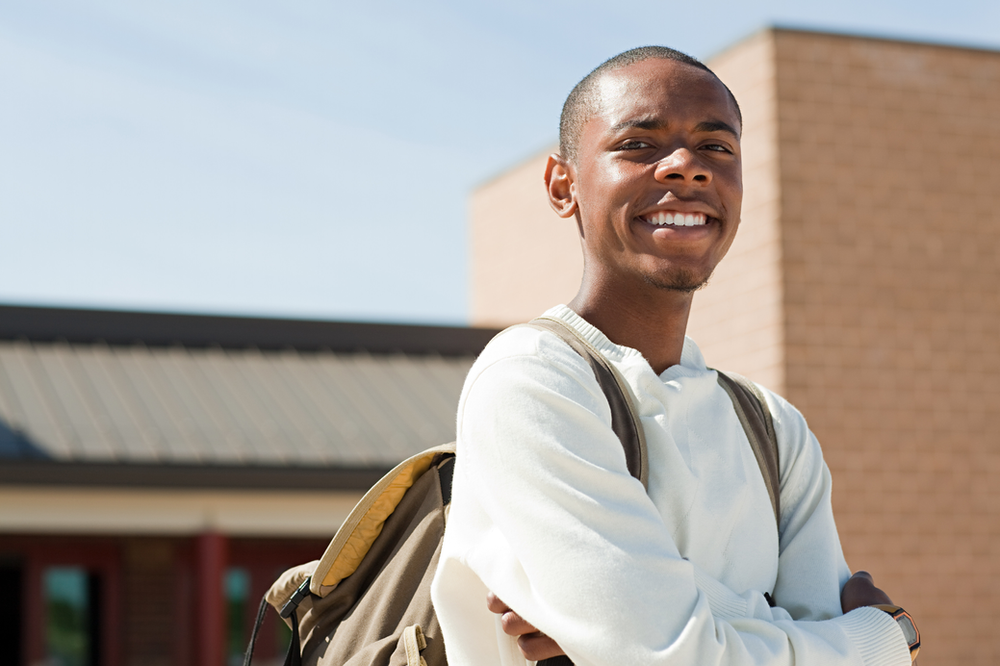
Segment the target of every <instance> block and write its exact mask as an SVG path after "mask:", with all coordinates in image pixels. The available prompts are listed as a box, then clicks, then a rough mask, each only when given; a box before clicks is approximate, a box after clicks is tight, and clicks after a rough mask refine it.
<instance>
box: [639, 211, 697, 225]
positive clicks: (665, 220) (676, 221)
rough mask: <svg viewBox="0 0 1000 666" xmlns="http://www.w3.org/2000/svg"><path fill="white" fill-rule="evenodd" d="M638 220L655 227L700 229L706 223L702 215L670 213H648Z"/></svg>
mask: <svg viewBox="0 0 1000 666" xmlns="http://www.w3.org/2000/svg"><path fill="white" fill-rule="evenodd" d="M639 219H640V220H643V221H644V222H648V223H649V224H652V225H653V226H657V227H666V226H671V227H700V226H703V225H705V224H707V223H708V216H706V215H705V214H704V213H673V212H670V211H658V212H656V213H650V214H649V215H643V216H641V217H640V218H639Z"/></svg>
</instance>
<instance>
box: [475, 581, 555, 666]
mask: <svg viewBox="0 0 1000 666" xmlns="http://www.w3.org/2000/svg"><path fill="white" fill-rule="evenodd" d="M486 607H487V608H488V609H490V611H492V612H494V613H496V614H497V615H499V616H500V626H502V627H503V632H504V633H505V634H507V635H508V636H515V637H517V647H519V648H520V649H521V654H523V655H524V658H525V659H528V660H530V661H541V660H542V659H549V658H551V657H558V656H560V655H563V654H566V653H565V652H563V649H562V648H561V647H559V644H558V643H556V642H555V641H554V640H552V639H551V638H549V637H548V636H546V635H545V634H543V633H542V632H540V631H538V629H537V628H535V627H534V626H532V625H531V624H528V622H527V621H525V619H524V618H523V617H521V616H520V615H518V614H517V613H515V612H514V611H512V610H511V609H510V606H508V605H507V604H505V603H504V602H502V601H501V600H500V599H499V598H497V595H495V594H493V593H492V592H490V593H489V594H487V595H486Z"/></svg>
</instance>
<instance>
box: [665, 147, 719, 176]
mask: <svg viewBox="0 0 1000 666" xmlns="http://www.w3.org/2000/svg"><path fill="white" fill-rule="evenodd" d="M654 176H655V178H656V179H657V180H660V181H664V182H666V181H669V180H681V181H686V182H689V183H699V184H707V183H709V182H711V180H712V171H711V170H710V169H708V168H706V166H705V165H704V163H702V161H701V160H699V159H698V155H697V154H696V153H694V152H692V151H691V150H690V149H688V148H684V147H681V148H676V149H675V150H673V151H672V152H671V153H670V154H669V155H667V156H665V157H664V158H663V159H661V160H660V161H659V163H657V165H656V170H655V171H654Z"/></svg>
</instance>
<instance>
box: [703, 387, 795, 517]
mask: <svg viewBox="0 0 1000 666" xmlns="http://www.w3.org/2000/svg"><path fill="white" fill-rule="evenodd" d="M716 373H717V374H718V377H719V384H720V385H721V386H722V388H723V389H725V391H726V393H727V394H729V399H730V400H732V401H733V408H734V409H735V410H736V416H738V417H739V419H740V425H742V426H743V430H744V432H746V435H747V439H748V440H750V448H752V449H753V454H754V457H756V458H757V465H759V466H760V473H761V475H762V476H763V477H764V484H765V485H766V486H767V494H768V495H770V497H771V507H772V508H773V509H774V519H775V521H776V522H777V523H778V533H779V534H780V533H781V476H780V474H781V467H780V465H779V460H778V437H777V435H776V434H775V432H774V420H773V419H772V418H771V410H770V409H768V407H767V401H766V400H765V399H764V394H763V393H761V391H760V389H759V388H758V387H757V385H756V384H754V383H753V382H752V381H750V380H749V379H747V378H746V377H743V376H742V375H737V374H736V373H734V372H722V371H721V370H716Z"/></svg>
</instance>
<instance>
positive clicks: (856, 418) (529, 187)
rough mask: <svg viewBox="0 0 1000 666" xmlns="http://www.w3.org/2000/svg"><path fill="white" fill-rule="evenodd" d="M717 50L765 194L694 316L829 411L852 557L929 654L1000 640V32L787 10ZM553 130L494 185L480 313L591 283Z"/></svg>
mask: <svg viewBox="0 0 1000 666" xmlns="http://www.w3.org/2000/svg"><path fill="white" fill-rule="evenodd" d="M709 64H710V65H711V66H712V68H713V69H714V70H715V71H716V72H717V73H718V74H719V76H720V77H721V78H722V79H723V81H725V82H726V84H727V85H728V86H729V87H730V88H731V89H732V90H733V92H734V93H735V95H736V97H737V99H738V100H739V101H740V105H741V108H742V111H743V117H744V121H745V124H744V135H743V153H744V192H745V199H744V206H743V221H742V226H741V229H740V232H739V234H738V236H737V239H736V242H735V244H734V245H733V247H732V250H731V251H730V253H729V256H728V257H727V258H726V260H725V261H724V262H723V263H722V265H721V266H720V268H719V269H718V271H717V272H716V275H715V276H714V277H713V280H712V283H711V285H710V286H709V287H707V288H706V289H705V290H704V291H703V292H701V293H699V294H698V295H697V296H696V297H695V304H694V311H693V313H692V316H691V323H690V334H691V336H692V337H693V338H694V339H695V340H697V341H698V343H699V345H700V346H701V348H702V350H703V351H704V353H705V356H706V358H707V360H708V362H709V364H710V365H714V366H718V367H723V368H727V369H731V370H735V371H738V372H741V373H744V374H746V375H748V376H750V377H752V378H753V379H756V380H757V381H759V382H761V383H763V384H764V385H766V386H769V387H770V388H772V389H774V390H776V391H778V392H779V393H781V394H783V395H784V396H786V397H787V398H788V399H789V400H791V402H792V403H793V404H795V405H796V406H797V407H798V408H799V409H801V410H802V411H803V413H804V414H805V415H806V418H807V419H808V420H809V423H810V425H811V427H812V428H813V430H814V431H815V432H816V434H817V436H818V437H819V439H820V441H821V442H822V443H823V446H824V451H825V453H826V458H827V462H828V463H829V465H830V467H831V470H832V472H833V476H834V482H835V491H834V509H835V511H836V515H837V520H838V525H839V529H840V533H841V537H842V540H843V543H844V548H845V551H846V554H847V558H848V562H849V564H850V565H851V566H852V567H853V568H855V569H862V568H863V569H867V570H869V571H871V572H872V573H873V574H874V576H875V579H876V581H877V582H878V583H879V584H881V585H882V586H884V587H885V589H886V590H888V591H889V592H890V593H891V594H892V595H893V598H894V600H896V601H897V602H899V603H900V604H902V605H905V606H906V607H907V608H908V609H910V610H912V611H913V613H914V614H915V616H916V617H917V619H918V621H919V622H920V627H921V630H922V631H923V633H924V637H925V642H926V647H925V649H924V650H923V651H922V652H921V663H922V664H924V665H925V666H927V665H933V664H953V663H961V664H981V665H983V666H985V665H987V664H994V663H997V662H998V661H1000V639H998V638H996V635H995V634H994V633H993V631H992V629H991V627H992V626H993V624H994V623H995V622H997V621H998V620H1000V610H998V609H1000V489H998V486H997V484H996V483H995V482H994V481H992V478H993V475H994V474H996V473H998V472H1000V434H998V433H1000V124H998V122H997V119H1000V53H998V52H995V51H985V50H974V49H966V48H953V47H947V46H938V45H931V44H921V43H909V42H900V41H891V40H883V39H870V38H861V37H851V36H843V35H831V34H821V33H813V32H803V31H795V30H784V29H768V30H765V31H762V32H760V33H758V34H755V35H753V36H751V37H750V38H748V39H746V40H745V41H743V42H741V43H739V44H737V45H735V46H733V47H731V48H730V49H728V50H726V51H724V52H722V53H720V54H718V55H717V56H715V57H714V58H712V59H711V60H710V61H709ZM553 149H554V148H553ZM546 154H547V153H546ZM546 154H542V155H538V156H536V157H534V158H531V159H530V160H527V161H526V162H525V163H523V164H521V165H519V166H516V167H515V168H513V169H512V170H510V171H509V172H507V173H505V174H503V175H501V176H499V177H498V178H496V179H495V180H493V181H491V182H489V183H486V184H485V185H483V186H482V187H481V188H480V189H479V190H478V191H477V192H475V193H474V195H473V197H472V202H471V219H472V233H471V244H472V245H471V266H472V289H471V294H472V303H471V312H472V317H473V322H474V323H476V324H479V325H490V326H501V325H505V324H509V323H511V322H515V321H523V320H525V319H528V318H530V317H532V316H535V315H536V314H538V313H540V312H541V311H543V310H544V309H546V308H547V307H549V306H550V305H552V304H554V303H558V302H566V301H568V300H569V299H570V298H572V296H573V295H574V294H575V293H576V288H577V286H578V284H579V277H580V274H581V269H582V260H581V258H580V252H579V242H578V239H577V230H576V227H575V225H574V224H573V223H572V221H566V220H561V219H559V218H558V217H556V216H555V215H554V214H553V213H552V212H551V211H550V210H549V208H548V205H547V202H546V200H545V193H544V190H543V187H542V183H541V178H542V172H543V166H544V163H545V156H546ZM497 276H503V279H502V280H498V279H496V277H497Z"/></svg>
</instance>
